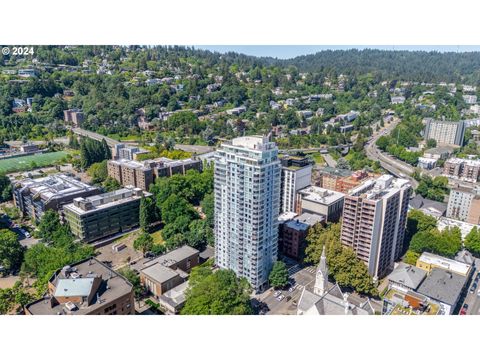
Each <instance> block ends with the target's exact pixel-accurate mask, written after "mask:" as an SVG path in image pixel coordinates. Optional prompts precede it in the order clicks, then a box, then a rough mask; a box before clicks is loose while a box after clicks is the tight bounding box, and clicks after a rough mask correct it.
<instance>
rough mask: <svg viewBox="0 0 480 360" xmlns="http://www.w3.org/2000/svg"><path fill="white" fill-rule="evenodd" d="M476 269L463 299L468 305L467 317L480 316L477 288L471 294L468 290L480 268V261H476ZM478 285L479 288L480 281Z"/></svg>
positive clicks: (479, 300)
mask: <svg viewBox="0 0 480 360" xmlns="http://www.w3.org/2000/svg"><path fill="white" fill-rule="evenodd" d="M475 262H476V269H475V273H474V274H473V276H472V281H470V287H469V288H468V292H467V296H466V297H465V301H464V303H466V304H468V310H467V315H480V296H479V287H477V289H476V290H475V291H474V292H473V294H471V293H470V289H471V287H472V284H473V282H474V280H475V277H476V276H477V274H479V272H478V269H479V267H480V259H476V260H475ZM478 285H479V286H480V281H478Z"/></svg>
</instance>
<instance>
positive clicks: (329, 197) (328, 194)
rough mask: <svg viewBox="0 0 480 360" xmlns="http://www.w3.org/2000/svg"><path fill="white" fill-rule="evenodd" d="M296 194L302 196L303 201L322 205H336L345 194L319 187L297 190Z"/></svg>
mask: <svg viewBox="0 0 480 360" xmlns="http://www.w3.org/2000/svg"><path fill="white" fill-rule="evenodd" d="M298 193H299V194H301V195H302V199H303V200H307V201H312V202H315V203H319V204H324V205H330V204H333V203H336V202H337V201H340V200H342V199H343V198H344V197H345V194H343V193H341V192H338V191H334V190H329V189H324V188H321V187H319V186H308V187H306V188H305V189H302V190H299V191H298Z"/></svg>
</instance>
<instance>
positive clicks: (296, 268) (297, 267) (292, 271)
mask: <svg viewBox="0 0 480 360" xmlns="http://www.w3.org/2000/svg"><path fill="white" fill-rule="evenodd" d="M300 270H302V268H301V266H300V265H299V264H297V265H294V266H292V267H291V268H290V269H288V276H292V275H293V274H295V273H296V272H298V271H300ZM303 270H305V271H307V272H309V273H310V274H315V273H316V272H317V269H316V268H315V266H309V267H306V268H304V269H303Z"/></svg>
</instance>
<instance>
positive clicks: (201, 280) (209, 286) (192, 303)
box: [181, 268, 253, 315]
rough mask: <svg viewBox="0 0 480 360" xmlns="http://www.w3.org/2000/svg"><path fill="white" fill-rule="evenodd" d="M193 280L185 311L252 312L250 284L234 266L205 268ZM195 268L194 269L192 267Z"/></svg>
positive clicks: (238, 313)
mask: <svg viewBox="0 0 480 360" xmlns="http://www.w3.org/2000/svg"><path fill="white" fill-rule="evenodd" d="M200 271H202V273H201V274H198V273H197V274H196V276H193V278H192V279H191V280H190V283H189V288H188V289H187V292H186V301H185V306H184V307H183V309H182V311H181V313H182V314H184V315H250V314H253V309H252V306H251V303H250V291H251V289H250V285H249V284H248V282H247V280H246V279H244V278H241V279H240V278H238V277H237V276H236V275H235V273H234V272H233V271H232V270H218V271H215V272H212V271H211V270H210V271H209V270H208V269H207V270H206V269H205V268H203V269H202V270H200ZM192 272H193V270H192Z"/></svg>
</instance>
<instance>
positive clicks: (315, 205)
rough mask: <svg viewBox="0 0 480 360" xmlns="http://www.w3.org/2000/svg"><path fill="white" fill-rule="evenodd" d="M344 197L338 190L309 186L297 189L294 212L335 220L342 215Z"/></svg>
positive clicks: (329, 220) (330, 220)
mask: <svg viewBox="0 0 480 360" xmlns="http://www.w3.org/2000/svg"><path fill="white" fill-rule="evenodd" d="M344 198H345V194H342V193H340V192H338V191H333V190H328V189H324V188H321V187H318V186H309V187H307V188H305V189H301V190H299V191H298V195H297V209H296V212H297V213H298V214H303V213H309V214H317V215H321V216H324V217H325V221H327V222H332V221H333V222H335V221H338V220H339V219H340V216H341V215H342V210H343V200H344Z"/></svg>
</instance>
